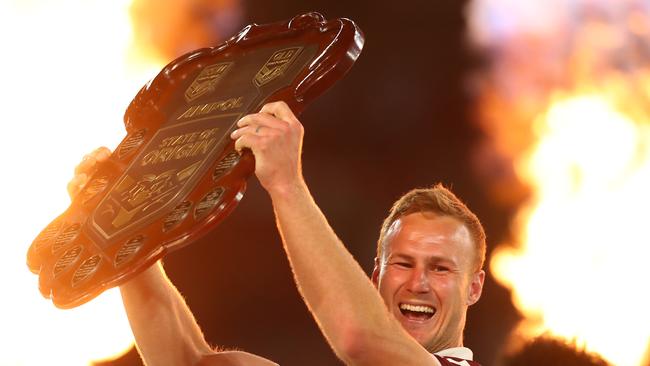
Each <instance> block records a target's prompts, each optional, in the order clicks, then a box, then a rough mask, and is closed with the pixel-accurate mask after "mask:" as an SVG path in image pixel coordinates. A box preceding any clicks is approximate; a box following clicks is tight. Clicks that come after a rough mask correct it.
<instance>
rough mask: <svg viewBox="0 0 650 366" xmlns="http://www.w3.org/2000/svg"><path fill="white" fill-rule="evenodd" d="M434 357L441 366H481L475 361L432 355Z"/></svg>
mask: <svg viewBox="0 0 650 366" xmlns="http://www.w3.org/2000/svg"><path fill="white" fill-rule="evenodd" d="M434 356H435V358H436V359H437V360H438V361H440V364H441V365H442V366H459V365H460V366H481V365H480V364H479V363H478V362H476V361H469V360H464V359H462V358H458V357H450V356H438V355H434Z"/></svg>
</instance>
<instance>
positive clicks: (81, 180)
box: [68, 146, 111, 199]
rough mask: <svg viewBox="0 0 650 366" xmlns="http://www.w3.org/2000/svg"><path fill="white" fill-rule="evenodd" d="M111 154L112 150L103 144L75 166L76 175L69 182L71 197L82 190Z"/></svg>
mask: <svg viewBox="0 0 650 366" xmlns="http://www.w3.org/2000/svg"><path fill="white" fill-rule="evenodd" d="M109 156H111V150H110V149H109V148H107V147H103V146H102V147H99V148H97V149H95V150H94V151H92V152H91V153H90V154H87V155H85V156H84V157H83V159H81V162H80V163H79V164H78V165H77V166H76V167H75V168H74V177H72V179H71V180H70V182H68V195H70V199H74V198H75V197H76V196H77V194H79V192H81V190H82V189H83V187H84V186H85V185H86V183H88V179H89V178H90V176H91V175H92V174H93V173H94V172H95V171H96V170H97V165H98V164H99V163H101V162H103V161H106V159H108V157H109Z"/></svg>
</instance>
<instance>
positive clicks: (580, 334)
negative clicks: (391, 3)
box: [468, 0, 650, 366]
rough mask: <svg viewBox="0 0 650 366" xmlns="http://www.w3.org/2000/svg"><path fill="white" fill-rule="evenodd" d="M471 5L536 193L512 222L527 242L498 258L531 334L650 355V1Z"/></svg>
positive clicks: (503, 144)
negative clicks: (649, 270)
mask: <svg viewBox="0 0 650 366" xmlns="http://www.w3.org/2000/svg"><path fill="white" fill-rule="evenodd" d="M468 14H469V15H470V22H469V23H470V33H471V36H472V41H473V43H474V45H475V46H477V47H478V48H479V49H481V50H482V51H483V52H484V53H485V54H486V55H488V56H489V57H490V65H489V66H488V67H487V70H488V71H489V72H488V73H485V74H483V75H482V76H480V77H477V78H476V80H477V81H478V83H477V85H479V87H480V90H481V93H482V94H481V98H480V105H479V113H480V115H481V121H480V123H481V124H482V127H483V128H484V129H485V131H486V135H488V136H489V137H490V138H491V139H492V144H493V146H494V147H493V149H495V150H496V151H497V152H496V153H495V155H498V154H501V157H502V159H504V160H509V161H510V162H511V166H512V174H513V175H514V176H516V179H517V180H518V181H519V182H520V183H518V184H523V185H525V186H527V187H530V191H531V194H530V198H529V199H528V200H527V201H526V202H525V203H524V204H523V205H522V206H520V207H519V210H518V213H517V214H516V215H515V219H514V220H513V231H514V238H513V240H512V241H515V242H517V243H518V245H516V246H513V245H507V244H503V245H500V246H498V247H497V248H495V251H494V252H493V255H492V258H491V262H490V269H491V272H492V274H493V275H494V276H495V278H496V279H497V280H498V281H499V282H500V283H502V284H503V285H504V286H506V287H508V288H510V289H511V290H512V296H513V301H514V303H515V306H516V307H517V309H519V311H520V312H521V313H522V314H523V316H524V318H525V320H524V323H523V324H522V326H521V327H520V329H518V331H520V332H521V333H522V334H520V335H523V336H524V338H527V337H534V336H537V335H539V334H541V333H550V334H552V335H555V336H558V337H561V338H566V339H569V340H575V341H576V342H577V344H579V345H582V346H584V347H585V348H586V349H587V350H589V351H592V352H596V353H598V354H600V355H601V356H602V357H603V358H605V359H606V360H608V361H609V362H611V363H613V364H615V365H619V366H633V365H643V364H644V363H647V362H648V361H649V360H648V358H647V357H648V356H649V354H648V346H649V345H650V314H649V312H648V310H647V309H649V308H650V294H648V293H647V291H646V290H645V288H647V284H646V283H645V279H646V278H647V274H646V272H645V270H644V267H645V266H644V265H645V261H646V258H648V257H649V256H650V242H649V240H648V238H647V235H646V234H645V228H646V226H647V225H648V214H647V213H646V212H645V208H646V207H647V206H648V205H650V195H649V194H648V193H647V190H648V187H650V110H649V109H648V105H649V104H648V100H650V54H648V53H647V52H646V51H645V50H647V49H648V47H649V46H650V41H648V39H650V38H648V36H649V35H650V27H648V24H650V5H649V4H648V3H647V1H642V0H625V1H619V0H531V1H526V2H520V1H514V0H474V1H473V2H472V3H471V4H470V7H469V8H468ZM484 162H485V161H484ZM504 180H507V177H506V179H502V181H501V182H496V184H495V183H492V184H495V185H503V181H504ZM507 183H509V181H508V182H507ZM508 191H516V190H514V189H509V190H508Z"/></svg>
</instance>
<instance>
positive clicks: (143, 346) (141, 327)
mask: <svg viewBox="0 0 650 366" xmlns="http://www.w3.org/2000/svg"><path fill="white" fill-rule="evenodd" d="M120 292H121V294H122V300H123V302H124V307H125V309H126V313H127V316H128V318H129V323H130V324H131V328H132V330H133V334H134V336H135V339H136V344H137V347H138V351H139V352H140V355H141V356H142V358H143V360H144V362H145V364H147V365H152V366H156V365H191V364H194V363H196V362H197V361H198V360H199V358H200V356H201V355H203V354H207V353H209V352H210V347H209V345H208V344H207V343H206V341H205V340H204V338H203V334H202V333H201V330H200V328H199V326H198V324H197V323H196V320H195V319H194V316H193V315H192V313H191V312H190V310H189V309H188V307H187V305H186V304H185V300H184V299H183V297H182V296H181V294H180V293H179V292H178V290H176V288H175V287H174V285H173V284H172V283H171V282H170V281H169V280H168V279H167V276H166V275H165V273H164V270H163V268H162V265H161V264H160V263H159V262H158V263H156V264H154V265H153V266H151V267H150V268H149V269H147V270H146V271H144V272H142V273H141V274H139V275H138V276H136V277H135V278H133V279H132V280H130V281H129V282H127V283H125V284H123V285H122V286H120Z"/></svg>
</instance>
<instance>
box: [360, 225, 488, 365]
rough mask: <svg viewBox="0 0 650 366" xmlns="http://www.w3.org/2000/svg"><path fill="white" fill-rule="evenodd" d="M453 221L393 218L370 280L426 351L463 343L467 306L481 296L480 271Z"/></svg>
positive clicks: (463, 230)
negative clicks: (380, 255)
mask: <svg viewBox="0 0 650 366" xmlns="http://www.w3.org/2000/svg"><path fill="white" fill-rule="evenodd" d="M475 255H476V254H475V248H474V244H473V243H472V239H471V236H470V233H469V231H468V230H467V228H466V227H465V226H464V225H463V224H462V223H461V222H460V221H458V220H456V219H454V218H452V217H448V216H437V215H435V214H433V213H412V214H409V215H406V216H404V217H401V218H400V219H398V220H396V221H395V222H394V223H393V225H392V226H391V227H390V229H389V231H388V233H387V235H386V237H385V242H384V251H383V255H382V258H379V259H378V260H377V263H376V264H375V270H374V272H373V274H372V281H373V283H374V284H375V286H376V287H377V289H378V290H379V294H380V295H381V297H382V298H383V299H384V302H385V303H386V306H388V309H389V311H390V312H391V313H392V314H393V315H394V316H395V318H396V319H397V320H398V321H399V322H400V323H401V324H402V326H403V327H404V329H405V330H406V331H407V332H408V333H409V334H410V335H411V336H412V337H414V338H415V339H416V340H417V341H418V342H419V343H420V344H421V345H422V346H424V347H425V348H426V349H427V350H429V351H431V352H436V351H439V350H442V349H445V348H450V347H457V346H460V345H462V334H463V328H464V327H465V315H466V312H467V307H468V306H469V305H472V304H474V303H475V302H476V301H478V299H479V297H480V296H481V290H482V287H483V279H484V277H485V273H484V272H483V271H479V272H475V265H474V263H475V262H474V258H475Z"/></svg>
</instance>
